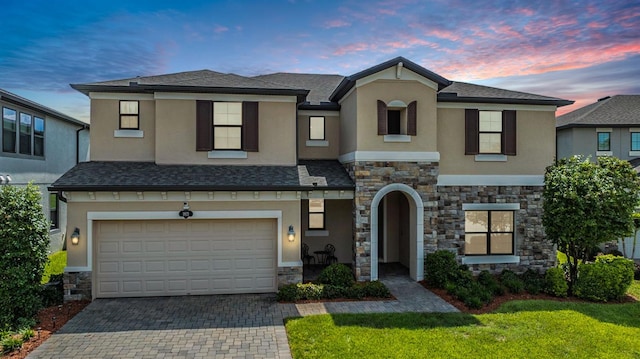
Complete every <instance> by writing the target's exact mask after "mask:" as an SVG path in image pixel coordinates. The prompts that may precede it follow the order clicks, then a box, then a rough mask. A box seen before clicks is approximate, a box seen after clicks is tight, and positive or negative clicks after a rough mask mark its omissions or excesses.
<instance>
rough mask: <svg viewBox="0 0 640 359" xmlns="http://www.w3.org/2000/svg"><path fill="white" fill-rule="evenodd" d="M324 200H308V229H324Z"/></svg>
mask: <svg viewBox="0 0 640 359" xmlns="http://www.w3.org/2000/svg"><path fill="white" fill-rule="evenodd" d="M324 227H325V212H324V199H323V198H318V199H309V229H324Z"/></svg>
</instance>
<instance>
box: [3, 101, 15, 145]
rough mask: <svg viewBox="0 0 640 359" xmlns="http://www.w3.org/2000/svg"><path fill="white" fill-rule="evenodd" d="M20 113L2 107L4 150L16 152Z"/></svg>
mask: <svg viewBox="0 0 640 359" xmlns="http://www.w3.org/2000/svg"><path fill="white" fill-rule="evenodd" d="M17 116H18V113H17V112H16V110H13V109H10V108H7V107H3V108H2V151H4V152H10V153H16V144H17V143H18V142H17V141H16V135H17V133H16V128H17V126H16V122H17Z"/></svg>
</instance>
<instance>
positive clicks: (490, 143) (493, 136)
mask: <svg viewBox="0 0 640 359" xmlns="http://www.w3.org/2000/svg"><path fill="white" fill-rule="evenodd" d="M479 116H480V117H479V122H478V130H479V131H478V141H479V151H480V153H502V111H480V113H479Z"/></svg>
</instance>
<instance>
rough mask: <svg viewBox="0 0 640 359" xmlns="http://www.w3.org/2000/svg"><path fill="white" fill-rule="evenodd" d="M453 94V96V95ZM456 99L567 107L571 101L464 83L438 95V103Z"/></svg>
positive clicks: (452, 86)
mask: <svg viewBox="0 0 640 359" xmlns="http://www.w3.org/2000/svg"><path fill="white" fill-rule="evenodd" d="M454 94H455V95H454ZM456 98H463V99H465V98H468V99H473V98H482V99H496V100H497V101H504V100H510V101H511V102H520V101H522V102H531V103H547V102H548V103H550V104H551V103H554V102H555V103H558V105H560V106H563V105H569V104H572V103H573V101H567V100H563V99H560V98H557V97H549V96H542V95H536V94H532V93H527V92H520V91H511V90H505V89H501V88H497V87H491V86H482V85H475V84H470V83H466V82H457V81H454V82H453V83H452V84H451V85H449V86H447V87H445V88H444V89H442V90H441V91H440V92H439V93H438V101H447V100H451V99H456Z"/></svg>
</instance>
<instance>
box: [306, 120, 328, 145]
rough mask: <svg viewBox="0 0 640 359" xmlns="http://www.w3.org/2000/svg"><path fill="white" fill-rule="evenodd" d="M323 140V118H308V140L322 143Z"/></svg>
mask: <svg viewBox="0 0 640 359" xmlns="http://www.w3.org/2000/svg"><path fill="white" fill-rule="evenodd" d="M324 138H325V134H324V117H320V116H311V117H309V140H320V141H323V140H324Z"/></svg>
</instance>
